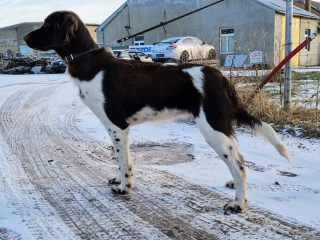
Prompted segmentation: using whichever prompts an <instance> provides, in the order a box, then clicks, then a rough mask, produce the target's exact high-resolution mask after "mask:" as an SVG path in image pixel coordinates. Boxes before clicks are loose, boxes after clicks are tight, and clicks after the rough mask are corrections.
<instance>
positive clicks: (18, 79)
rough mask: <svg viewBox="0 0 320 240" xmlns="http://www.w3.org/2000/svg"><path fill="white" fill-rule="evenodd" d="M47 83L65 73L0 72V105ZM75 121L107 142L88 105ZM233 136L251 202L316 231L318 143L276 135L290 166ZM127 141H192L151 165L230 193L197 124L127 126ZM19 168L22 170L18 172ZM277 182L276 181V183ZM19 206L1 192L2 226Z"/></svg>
mask: <svg viewBox="0 0 320 240" xmlns="http://www.w3.org/2000/svg"><path fill="white" fill-rule="evenodd" d="M48 81H49V82H51V81H52V82H57V81H58V82H59V81H61V82H62V81H68V76H66V75H24V76H8V75H6V76H4V75H0V88H6V89H7V91H2V93H1V95H0V104H1V105H2V104H3V102H4V101H5V100H6V98H7V97H8V96H10V94H11V93H12V92H16V91H18V90H19V89H22V88H25V87H26V86H25V85H26V84H27V85H28V87H30V88H34V87H36V86H37V84H41V83H44V82H48ZM74 92H76V91H74ZM74 92H72V94H74ZM61 101H64V99H63V98H61ZM76 125H77V127H78V128H79V129H81V130H82V131H84V132H86V133H87V134H88V135H90V136H91V137H92V138H94V139H97V140H100V141H103V142H106V143H109V144H110V143H111V142H110V139H109V137H108V134H107V132H106V131H105V129H104V127H103V126H102V125H101V123H100V122H99V121H98V119H97V118H96V117H95V116H94V115H93V113H92V112H91V111H90V110H89V109H87V108H84V110H83V111H82V112H81V113H80V115H79V116H78V119H77V120H76ZM237 137H238V140H239V144H240V151H241V152H242V154H243V155H244V156H245V159H246V165H247V183H248V197H249V201H250V204H251V205H255V206H258V207H261V208H263V209H266V210H267V211H270V212H272V213H275V214H277V215H282V216H285V217H287V218H292V219H295V220H296V221H298V222H300V223H301V224H303V225H307V226H310V227H312V228H315V229H318V230H320V217H319V216H320V209H319V207H318V206H319V205H320V181H319V175H320V148H319V146H320V141H319V140H315V139H299V138H295V137H292V136H288V135H281V139H282V141H283V142H284V144H285V145H286V146H287V148H288V150H289V152H290V155H291V164H288V163H287V161H286V160H285V159H284V158H281V157H280V156H279V155H278V153H277V152H276V150H275V149H274V148H273V147H272V146H271V145H268V144H265V143H264V141H263V140H261V139H259V138H257V137H255V136H254V135H252V134H250V133H248V132H246V131H244V130H242V129H240V130H238V131H237ZM130 141H131V142H150V141H152V142H157V143H164V142H172V143H189V144H192V145H194V149H193V155H194V157H195V159H194V161H192V162H187V163H181V164H178V165H165V166H163V165H162V166H157V167H154V168H156V169H161V170H165V171H167V172H169V173H171V174H174V175H176V176H179V177H181V178H184V179H187V180H189V181H190V182H192V183H194V184H198V185H201V186H204V187H206V188H207V189H209V190H211V191H215V192H217V191H218V192H219V193H220V194H225V195H227V196H231V197H233V196H234V190H231V189H227V188H226V187H225V183H226V182H227V181H229V180H231V179H232V177H231V174H230V173H229V170H228V169H227V167H226V165H225V164H224V162H223V161H222V160H221V159H219V158H218V156H217V154H216V153H215V152H214V151H213V150H212V149H211V148H210V147H209V146H208V145H207V143H206V142H205V140H204V139H203V137H202V135H201V134H200V132H199V131H198V129H197V128H196V126H194V125H189V124H185V123H170V124H156V125H155V124H144V125H140V126H136V127H133V128H132V129H131V132H130ZM1 157H2V159H3V158H4V157H5V156H4V155H3V153H2V154H1V155H0V160H1ZM133 161H134V159H133ZM1 162H3V161H1ZM19 171H20V172H22V170H19ZM6 174H9V173H1V172H0V176H4V175H6ZM23 178H24V176H21V179H23ZM21 181H22V180H21ZM276 182H277V183H279V185H276V184H275V183H276ZM6 185H7V183H5V182H3V183H2V182H1V183H0V189H2V188H5V187H6ZM31 188H32V186H30V189H26V191H28V190H29V191H33V189H31ZM13 195H14V194H13ZM34 199H35V200H36V202H35V204H37V202H43V199H41V196H38V195H36V194H34ZM17 204H18V203H17ZM23 204H24V203H21V202H19V204H18V205H15V200H14V199H13V200H12V202H4V201H1V195H0V208H1V209H2V210H3V209H6V212H3V211H2V210H1V216H0V223H1V225H2V226H6V227H7V228H9V229H11V228H13V227H12V225H14V222H10V223H8V222H7V225H3V222H1V218H2V217H3V218H4V219H5V218H6V219H8V216H12V217H11V219H15V218H16V217H17V214H16V213H15V211H19V208H17V209H15V206H19V205H21V206H22V205H23ZM30 204H31V203H30ZM3 206H6V208H3ZM249 207H250V206H249ZM47 209H48V212H49V211H50V209H51V207H50V206H49V205H48V206H47ZM33 214H37V213H34V212H25V215H28V216H29V217H30V218H32V217H33ZM44 217H47V218H48V224H51V223H50V222H51V221H52V220H51V219H50V217H49V216H44ZM52 224H53V223H52ZM63 228H64V227H63V226H62V229H63ZM21 231H23V230H21ZM68 238H69V237H68Z"/></svg>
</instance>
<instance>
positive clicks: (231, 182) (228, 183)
mask: <svg viewBox="0 0 320 240" xmlns="http://www.w3.org/2000/svg"><path fill="white" fill-rule="evenodd" d="M226 187H227V188H231V189H235V186H234V181H233V180H231V181H229V182H227V183H226Z"/></svg>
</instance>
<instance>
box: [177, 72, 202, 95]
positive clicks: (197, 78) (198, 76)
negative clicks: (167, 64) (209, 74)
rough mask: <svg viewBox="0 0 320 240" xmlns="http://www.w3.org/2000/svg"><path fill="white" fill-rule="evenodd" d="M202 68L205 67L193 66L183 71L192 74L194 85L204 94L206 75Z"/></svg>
mask: <svg viewBox="0 0 320 240" xmlns="http://www.w3.org/2000/svg"><path fill="white" fill-rule="evenodd" d="M202 69H203V67H193V68H189V69H183V70H182V71H184V72H185V73H188V74H189V75H190V77H191V78H192V82H193V85H194V86H195V87H196V88H197V89H198V91H199V92H200V93H201V94H202V95H203V94H204V87H203V81H204V76H203V72H202Z"/></svg>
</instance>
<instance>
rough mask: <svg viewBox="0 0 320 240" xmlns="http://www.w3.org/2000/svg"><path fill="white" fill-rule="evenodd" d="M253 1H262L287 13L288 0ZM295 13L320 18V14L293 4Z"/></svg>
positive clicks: (258, 0)
mask: <svg viewBox="0 0 320 240" xmlns="http://www.w3.org/2000/svg"><path fill="white" fill-rule="evenodd" d="M252 1H254V2H257V3H260V4H261V5H263V6H265V7H267V8H270V9H272V10H274V11H276V12H278V13H283V14H285V12H286V2H284V1H282V0H252ZM297 3H298V2H297ZM302 4H303V3H302ZM293 15H294V16H300V17H305V18H319V16H317V15H315V14H313V13H310V12H308V11H306V10H304V9H301V8H299V7H297V6H293Z"/></svg>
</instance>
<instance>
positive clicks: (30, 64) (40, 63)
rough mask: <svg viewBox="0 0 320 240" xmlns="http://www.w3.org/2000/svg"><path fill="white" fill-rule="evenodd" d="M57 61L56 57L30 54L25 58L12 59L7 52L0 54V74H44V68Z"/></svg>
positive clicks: (12, 54)
mask: <svg viewBox="0 0 320 240" xmlns="http://www.w3.org/2000/svg"><path fill="white" fill-rule="evenodd" d="M56 59H58V56H57V55H49V54H46V55H38V54H32V55H28V56H26V57H14V53H13V52H12V51H11V50H8V51H6V52H4V53H2V54H0V73H2V74H28V73H29V74H32V73H39V72H46V66H47V65H49V64H51V62H52V61H54V60H56Z"/></svg>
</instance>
